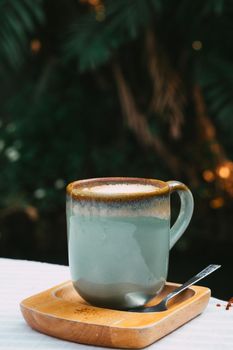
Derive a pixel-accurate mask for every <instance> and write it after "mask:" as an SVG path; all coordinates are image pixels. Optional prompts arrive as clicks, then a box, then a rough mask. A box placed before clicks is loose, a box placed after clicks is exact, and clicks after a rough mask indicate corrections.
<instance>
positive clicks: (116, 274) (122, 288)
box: [67, 177, 193, 309]
mask: <svg viewBox="0 0 233 350" xmlns="http://www.w3.org/2000/svg"><path fill="white" fill-rule="evenodd" d="M174 191H177V193H178V194H179V196H180V200H181V208H180V213H179V216H178V218H177V220H176V222H175V224H174V225H173V226H172V228H170V194H171V193H173V192H174ZM192 212H193V197H192V194H191V192H190V190H189V189H188V188H187V187H186V186H185V185H184V184H183V183H181V182H178V181H168V182H163V181H160V180H154V179H142V178H127V177H113V178H98V179H89V180H80V181H75V182H73V183H71V184H69V185H68V186H67V227H68V252H69V265H70V271H71V277H72V281H73V285H74V288H75V289H76V290H77V291H78V293H79V294H80V295H81V296H82V297H83V298H84V299H85V300H86V301H87V302H89V303H91V304H93V305H96V306H101V307H108V308H116V309H129V308H133V307H137V306H141V305H144V304H145V303H147V302H148V301H149V300H150V299H151V298H153V297H154V296H155V295H156V294H158V293H159V292H160V291H161V289H162V288H163V286H164V284H165V281H166V278H167V271H168V260H169V250H170V249H171V248H172V246H173V245H174V244H175V243H176V241H177V240H178V239H179V238H180V237H181V235H182V234H183V233H184V231H185V229H186V227H187V226H188V224H189V222H190V219H191V217H192Z"/></svg>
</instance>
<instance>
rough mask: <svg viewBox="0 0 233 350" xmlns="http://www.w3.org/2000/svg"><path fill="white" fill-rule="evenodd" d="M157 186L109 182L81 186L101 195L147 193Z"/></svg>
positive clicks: (88, 191) (84, 189) (87, 190)
mask: <svg viewBox="0 0 233 350" xmlns="http://www.w3.org/2000/svg"><path fill="white" fill-rule="evenodd" d="M158 189H159V188H158V187H155V186H152V185H143V184H132V183H131V184H109V185H106V184H105V185H99V186H92V187H84V188H82V191H83V192H86V193H99V194H103V195H112V194H128V193H145V192H146V193H148V192H154V191H156V190H158Z"/></svg>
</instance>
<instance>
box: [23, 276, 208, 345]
mask: <svg viewBox="0 0 233 350" xmlns="http://www.w3.org/2000/svg"><path fill="white" fill-rule="evenodd" d="M177 286H178V285H177V284H174V283H166V286H165V287H164V289H163V291H162V292H161V293H160V295H159V296H157V297H155V298H154V299H153V300H152V301H151V302H150V303H149V304H148V305H153V304H157V303H158V302H159V301H160V300H161V299H162V298H163V297H164V296H165V295H166V294H168V293H170V292H171V291H172V290H173V289H174V288H176V287H177ZM209 297H210V290H209V289H208V288H205V287H200V286H192V287H191V288H189V289H187V290H186V291H185V292H183V293H182V294H181V295H179V296H177V297H176V298H175V299H174V300H173V302H171V303H170V304H169V310H167V311H163V312H157V313H154V312H153V313H145V314H144V313H134V312H127V311H119V310H110V309H104V308H98V307H94V306H91V305H89V304H88V303H86V302H85V301H84V300H83V299H82V298H81V297H80V296H79V295H78V293H77V292H76V291H75V290H74V288H73V286H72V283H71V282H70V281H68V282H64V283H62V284H61V285H59V286H55V287H53V288H51V289H49V290H46V291H44V292H42V293H39V294H36V295H34V296H31V297H29V298H27V299H25V300H23V301H22V302H21V304H20V307H21V311H22V314H23V316H24V318H25V320H26V322H27V323H28V324H29V325H30V326H31V327H32V328H33V329H35V330H37V331H39V332H42V333H45V334H47V335H51V336H53V337H57V338H61V339H65V340H69V341H73V342H77V343H83V344H92V345H99V346H107V347H117V348H143V347H145V346H148V345H150V344H151V343H153V342H155V341H156V340H158V339H160V338H162V337H163V336H165V335H167V334H168V333H170V332H172V331H173V330H175V329H176V328H178V327H180V326H181V325H183V324H184V323H186V322H188V321H189V320H191V319H192V318H194V317H196V316H197V315H199V314H200V313H201V312H202V311H203V310H204V308H205V307H206V306H207V304H208V301H209Z"/></svg>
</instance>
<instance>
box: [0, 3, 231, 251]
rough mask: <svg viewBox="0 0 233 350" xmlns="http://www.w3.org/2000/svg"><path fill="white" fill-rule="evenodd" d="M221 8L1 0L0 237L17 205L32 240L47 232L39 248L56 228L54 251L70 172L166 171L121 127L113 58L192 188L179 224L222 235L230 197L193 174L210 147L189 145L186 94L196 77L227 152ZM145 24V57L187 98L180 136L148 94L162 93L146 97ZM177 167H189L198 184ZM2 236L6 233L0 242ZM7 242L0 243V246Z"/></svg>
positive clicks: (226, 35)
mask: <svg viewBox="0 0 233 350" xmlns="http://www.w3.org/2000/svg"><path fill="white" fill-rule="evenodd" d="M232 16H233V3H232V2H231V1H230V0H206V1H204V2H203V1H200V0H197V1H195V2H193V1H187V0H179V1H172V0H166V1H165V0H164V1H160V0H143V1H140V0H118V1H114V0H106V1H100V0H99V1H87V0H86V1H84V0H83V1H77V0H68V1H62V0H57V1H55V0H50V1H48V2H46V1H43V0H34V1H32V0H8V1H6V0H0V19H1V28H0V43H1V45H0V77H1V86H0V89H1V90H0V168H1V171H0V193H1V196H0V208H1V213H0V226H1V232H2V236H1V237H3V238H2V242H4V239H5V238H4V237H5V236H6V235H7V234H9V232H10V231H12V230H16V231H17V225H16V226H14V228H12V227H11V226H10V224H9V220H10V219H9V217H11V215H13V214H14V213H15V212H17V211H22V212H24V213H26V215H27V216H28V218H29V220H31V221H33V220H34V221H33V225H34V226H33V228H31V230H32V232H33V235H34V236H35V237H34V238H35V240H34V241H33V242H34V243H35V245H37V248H38V247H40V242H41V241H43V240H44V241H46V239H47V241H48V243H47V245H46V243H45V245H44V247H45V246H46V248H41V249H42V250H43V249H44V251H45V252H48V251H51V250H50V248H51V244H52V243H51V239H48V238H46V237H45V236H46V234H47V233H48V235H49V234H50V233H51V231H52V230H55V227H56V230H57V231H59V230H60V241H61V242H62V243H60V245H59V247H60V248H58V250H59V249H61V251H63V250H62V249H64V246H63V242H64V240H65V238H64V235H65V226H64V220H63V221H62V224H58V222H59V223H60V221H59V220H60V216H61V215H62V217H63V218H64V201H65V191H64V188H65V185H66V184H67V183H68V182H70V181H73V180H75V179H81V178H88V177H100V176H119V175H124V176H141V177H155V178H161V179H164V180H168V179H171V178H172V177H174V173H173V172H172V170H171V168H169V167H168V166H167V164H166V162H164V159H163V156H161V154H159V152H155V150H153V149H152V148H150V147H146V146H145V143H143V142H141V141H140V140H139V139H138V137H137V135H135V133H134V132H133V131H132V129H131V130H130V127H129V125H127V120H126V119H125V118H124V116H123V115H124V113H123V112H122V106H121V103H120V101H119V96H118V92H119V91H118V88H117V84H116V79H115V76H114V65H118V67H119V66H120V67H121V70H122V72H123V74H124V77H125V80H126V81H127V83H128V85H129V87H130V88H131V90H132V94H133V96H134V99H135V101H136V103H137V106H138V108H139V109H140V110H141V111H142V113H143V115H144V116H146V117H145V118H146V120H147V122H148V124H149V126H150V130H151V133H152V135H153V136H154V137H156V136H158V137H160V138H161V139H162V140H163V142H164V144H165V146H166V147H168V149H169V150H170V152H171V153H172V154H173V155H174V156H175V157H176V158H177V159H179V160H180V162H181V163H180V164H182V166H180V172H179V174H178V176H179V180H183V181H185V182H187V184H188V185H190V186H191V188H192V190H193V191H194V194H195V199H196V207H197V208H198V212H196V214H195V216H194V220H193V224H192V225H191V228H190V232H191V233H192V232H193V236H195V234H196V232H198V237H200V236H201V235H202V237H207V238H208V237H209V238H210V236H211V238H212V237H213V236H212V234H213V231H214V237H215V239H219V238H220V239H222V240H225V241H226V240H227V239H229V237H230V239H232V238H231V234H230V232H229V224H230V223H228V215H229V212H230V211H231V209H232V200H231V196H229V194H227V193H225V192H224V191H225V190H224V189H219V188H218V187H216V185H215V183H211V184H209V183H206V182H205V181H204V179H203V178H202V171H203V170H205V169H208V168H209V167H214V166H215V165H216V164H215V163H213V162H211V160H210V159H211V157H214V155H213V154H211V150H210V149H211V147H209V146H210V145H208V144H204V145H203V144H201V145H199V146H198V140H197V138H198V133H197V132H196V128H197V126H196V124H195V123H196V121H195V106H194V103H193V96H192V89H193V87H194V86H196V85H198V86H199V87H200V88H201V89H202V92H203V95H204V100H205V103H206V106H207V113H208V116H209V118H210V120H211V122H212V123H213V125H214V126H215V127H216V130H217V132H218V133H217V137H218V140H219V143H220V144H221V146H222V147H223V148H224V152H225V155H226V157H227V159H228V160H230V159H232V158H233V137H232V136H233V119H232V114H233V98H232V93H233V47H232V34H233V22H232ZM148 30H150V31H152V32H153V33H154V37H155V38H156V43H157V44H158V46H156V47H159V51H158V52H156V54H157V55H158V57H157V56H155V59H160V62H162V63H164V62H168V68H169V69H171V68H172V71H175V72H177V75H178V76H179V77H180V80H181V82H182V89H183V90H184V94H185V96H186V97H185V98H186V102H185V103H184V106H183V112H182V113H183V114H184V120H183V121H181V124H182V126H181V136H180V138H179V139H176V138H174V137H172V135H171V133H170V129H171V127H172V123H173V119H171V118H170V116H169V113H168V112H167V111H166V108H165V109H164V110H165V112H164V113H163V112H158V111H154V110H152V109H151V107H150V100H151V99H152V100H153V98H154V99H155V100H156V99H158V100H159V99H160V97H161V96H154V97H153V84H152V82H151V79H150V75H149V73H148V56H147V52H146V48H145V41H146V35H147V32H148ZM161 52H162V54H161ZM160 55H161V56H160ZM163 57H166V59H165V60H163ZM156 62H157V61H156ZM164 64H165V63H164ZM165 70H166V67H165ZM158 71H160V67H158ZM167 74H168V73H167ZM167 77H168V79H170V77H169V74H168V75H167ZM164 79H165V80H166V75H165V76H164ZM165 83H166V81H165ZM155 84H156V82H155ZM164 86H165V87H166V84H165V85H164ZM165 90H166V88H165ZM162 93H163V94H164V93H165V92H164V91H163V92H162ZM165 107H166V105H165ZM169 118H170V119H169ZM144 141H146V140H144ZM196 145H197V147H196ZM185 168H187V169H188V170H190V169H191V168H193V169H194V172H195V174H196V175H195V176H196V179H197V181H196V182H197V183H195V181H194V182H193V183H192V181H191V180H190V179H189V177H188V175H187V174H188V170H187V172H185V171H184V169H185ZM216 196H221V197H223V203H224V206H225V207H221V208H220V207H219V208H217V209H216V208H215V209H213V208H210V206H209V203H210V201H211V200H212V199H213V198H215V197H216ZM28 208H34V209H35V211H34V212H31V211H30V210H28ZM216 212H218V213H217V214H216ZM33 213H34V214H33ZM14 215H15V214H14ZM12 220H13V219H12ZM51 221H52V222H53V223H52V224H51ZM223 222H224V223H223ZM19 225H20V224H19ZM22 225H24V224H22ZM22 227H24V226H22ZM25 227H26V226H25ZM23 230H24V229H23V228H22V231H23ZM217 231H218V232H217ZM42 232H43V233H42ZM45 233H46V234H45ZM53 234H54V233H53ZM53 234H52V233H51V235H53ZM41 237H44V238H41ZM51 237H53V236H51ZM61 237H63V238H61ZM190 237H192V234H191V235H190ZM25 239H26V238H25ZM13 240H14V235H13V236H12V239H11V241H10V243H9V245H10V244H12V241H13ZM188 241H189V239H187V242H188ZM38 242H39V243H38ZM187 242H186V241H185V239H184V240H183V241H182V242H181V243H180V246H181V247H182V244H183V247H186V243H187ZM34 243H32V244H34ZM7 244H8V243H4V244H2V247H3V248H2V251H1V254H5V252H4V249H6V247H7ZM43 244H44V243H43ZM43 244H42V245H41V246H43ZM28 249H29V250H30V249H32V247H31V248H28ZM35 249H36V248H35ZM39 249H40V248H38V250H39ZM9 254H10V253H9ZM16 255H17V254H16Z"/></svg>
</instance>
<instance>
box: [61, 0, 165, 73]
mask: <svg viewBox="0 0 233 350" xmlns="http://www.w3.org/2000/svg"><path fill="white" fill-rule="evenodd" d="M105 11H106V17H105V19H104V20H103V21H101V22H99V21H98V20H96V17H95V13H94V12H93V11H92V12H89V13H87V14H85V15H83V16H80V17H79V18H78V20H77V23H75V24H73V25H72V26H71V29H70V34H69V36H68V38H67V43H66V45H65V47H64V50H65V56H66V58H67V59H75V60H77V59H78V62H79V67H80V70H82V71H83V70H86V69H90V68H95V67H97V66H98V65H100V64H103V63H104V62H106V61H107V60H108V59H109V58H110V56H111V55H112V53H113V52H114V51H115V50H116V49H117V48H118V47H119V46H120V45H122V44H123V43H125V42H127V41H129V40H132V39H134V38H136V36H137V35H138V31H139V29H141V28H143V27H145V26H146V25H148V23H149V22H150V20H151V18H152V14H154V13H155V12H156V11H157V12H159V11H160V1H159V0H144V1H141V0H118V1H112V0H107V1H105Z"/></svg>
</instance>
